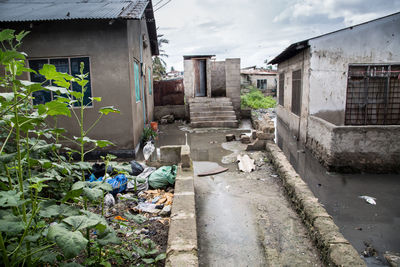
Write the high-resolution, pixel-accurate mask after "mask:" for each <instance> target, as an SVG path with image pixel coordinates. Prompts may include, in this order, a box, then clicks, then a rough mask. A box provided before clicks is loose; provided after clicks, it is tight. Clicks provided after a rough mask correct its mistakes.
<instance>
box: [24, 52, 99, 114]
mask: <svg viewBox="0 0 400 267" xmlns="http://www.w3.org/2000/svg"><path fill="white" fill-rule="evenodd" d="M71 58H88V60H89V83H90V93H91V96H90V97H93V95H94V94H93V86H92V84H93V83H92V75H91V72H92V60H91V57H90V56H85V55H81V56H56V57H32V58H27V59H26V60H27V62H28V68H31V66H30V62H29V61H31V60H47V63H46V64H49V65H52V64H50V60H52V59H68V72H69V75H71V73H72V72H71ZM29 81H31V82H32V78H31V75H29ZM50 85H51V86H53V85H52V82H50ZM69 89H70V90H73V89H72V83H71V85H70V88H69ZM50 93H51V100H50V101H53V100H54V97H53V92H50ZM50 101H49V102H50ZM46 103H47V102H46ZM85 107H86V108H94V103H93V101H91V103H90V105H85ZM69 108H78V109H79V108H80V106H75V105H73V106H69Z"/></svg>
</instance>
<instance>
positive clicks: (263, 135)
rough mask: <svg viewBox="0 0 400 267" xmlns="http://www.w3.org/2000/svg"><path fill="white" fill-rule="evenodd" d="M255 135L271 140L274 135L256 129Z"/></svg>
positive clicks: (261, 138)
mask: <svg viewBox="0 0 400 267" xmlns="http://www.w3.org/2000/svg"><path fill="white" fill-rule="evenodd" d="M256 137H257V138H258V139H260V140H273V139H274V135H273V134H270V133H264V132H262V131H257V133H256Z"/></svg>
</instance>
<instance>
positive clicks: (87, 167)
mask: <svg viewBox="0 0 400 267" xmlns="http://www.w3.org/2000/svg"><path fill="white" fill-rule="evenodd" d="M74 165H76V166H78V167H79V169H80V170H84V171H86V170H90V169H91V168H92V165H91V164H90V163H89V162H84V161H79V162H76V163H75V164H74Z"/></svg>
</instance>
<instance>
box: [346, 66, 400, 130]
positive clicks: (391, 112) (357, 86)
mask: <svg viewBox="0 0 400 267" xmlns="http://www.w3.org/2000/svg"><path fill="white" fill-rule="evenodd" d="M398 124H400V65H388V64H379V65H378V64H375V65H350V66H349V74H348V80H347V93H346V111H345V125H398Z"/></svg>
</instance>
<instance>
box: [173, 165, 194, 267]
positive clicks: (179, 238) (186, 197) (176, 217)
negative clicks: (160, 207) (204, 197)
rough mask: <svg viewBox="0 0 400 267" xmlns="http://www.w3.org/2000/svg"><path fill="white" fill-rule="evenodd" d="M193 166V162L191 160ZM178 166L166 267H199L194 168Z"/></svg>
mask: <svg viewBox="0 0 400 267" xmlns="http://www.w3.org/2000/svg"><path fill="white" fill-rule="evenodd" d="M190 165H191V160H190ZM182 167H183V166H182V164H179V166H178V173H177V176H176V179H175V191H174V201H173V203H172V210H171V222H170V226H169V233H168V244H167V253H166V254H167V258H166V260H165V266H174V267H175V266H198V265H199V260H198V254H197V251H198V247H197V226H196V209H195V193H194V173H193V169H192V168H182Z"/></svg>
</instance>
